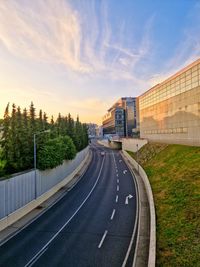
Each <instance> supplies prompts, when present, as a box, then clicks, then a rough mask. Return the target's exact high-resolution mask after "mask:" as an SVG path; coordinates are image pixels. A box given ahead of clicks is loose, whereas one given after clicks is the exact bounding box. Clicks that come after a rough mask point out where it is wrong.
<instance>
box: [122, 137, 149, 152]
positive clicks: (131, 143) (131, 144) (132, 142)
mask: <svg viewBox="0 0 200 267" xmlns="http://www.w3.org/2000/svg"><path fill="white" fill-rule="evenodd" d="M147 143H148V141H147V140H146V139H135V138H128V139H126V138H123V139H122V150H128V151H132V152H136V151H137V145H138V150H139V149H140V148H141V147H143V146H144V145H146V144H147Z"/></svg>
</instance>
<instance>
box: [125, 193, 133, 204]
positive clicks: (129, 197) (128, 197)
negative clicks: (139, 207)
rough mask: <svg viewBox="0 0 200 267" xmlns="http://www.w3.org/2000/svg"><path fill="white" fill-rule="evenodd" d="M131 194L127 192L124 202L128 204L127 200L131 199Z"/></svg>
mask: <svg viewBox="0 0 200 267" xmlns="http://www.w3.org/2000/svg"><path fill="white" fill-rule="evenodd" d="M132 197H133V196H132V195H131V194H129V195H128V196H127V197H126V200H125V204H126V205H128V200H129V199H131V198H132Z"/></svg>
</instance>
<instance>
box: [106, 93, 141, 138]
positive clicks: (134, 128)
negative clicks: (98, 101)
mask: <svg viewBox="0 0 200 267" xmlns="http://www.w3.org/2000/svg"><path fill="white" fill-rule="evenodd" d="M138 126H139V109H138V99H137V98H136V97H122V98H120V99H119V100H118V101H117V102H115V103H114V105H113V106H112V107H111V108H110V109H109V110H108V112H107V114H106V115H105V116H104V117H103V134H104V135H107V134H109V135H117V136H119V137H124V136H133V135H135V134H137V133H138Z"/></svg>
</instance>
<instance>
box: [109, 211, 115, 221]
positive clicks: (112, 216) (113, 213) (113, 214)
mask: <svg viewBox="0 0 200 267" xmlns="http://www.w3.org/2000/svg"><path fill="white" fill-rule="evenodd" d="M114 216H115V209H113V212H112V215H111V217H110V219H111V220H112V219H113V218H114Z"/></svg>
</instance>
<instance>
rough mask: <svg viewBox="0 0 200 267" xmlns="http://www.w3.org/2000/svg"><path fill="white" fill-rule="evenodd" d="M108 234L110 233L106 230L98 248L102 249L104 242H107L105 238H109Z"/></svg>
mask: <svg viewBox="0 0 200 267" xmlns="http://www.w3.org/2000/svg"><path fill="white" fill-rule="evenodd" d="M107 233H108V231H107V230H106V231H105V232H104V234H103V237H102V239H101V241H100V243H99V245H98V248H101V246H102V245H103V242H104V240H105V238H106V236H107Z"/></svg>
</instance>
